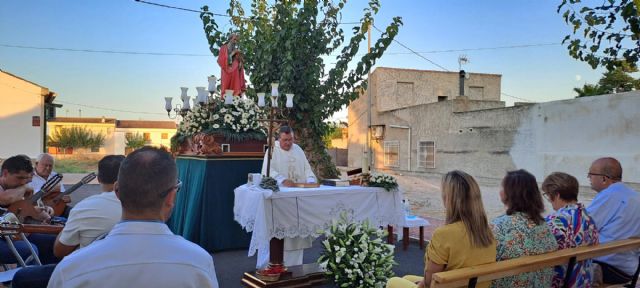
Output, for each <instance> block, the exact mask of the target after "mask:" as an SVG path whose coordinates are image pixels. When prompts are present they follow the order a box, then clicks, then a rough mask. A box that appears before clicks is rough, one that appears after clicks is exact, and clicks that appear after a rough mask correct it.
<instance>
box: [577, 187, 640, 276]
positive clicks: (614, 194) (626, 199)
mask: <svg viewBox="0 0 640 288" xmlns="http://www.w3.org/2000/svg"><path fill="white" fill-rule="evenodd" d="M587 212H588V213H589V215H591V218H593V220H594V221H595V222H596V227H597V228H598V232H599V233H600V243H607V242H611V241H614V240H622V239H628V238H630V237H640V193H638V192H636V191H634V190H633V189H631V188H629V187H627V186H626V185H624V184H623V183H622V182H617V183H614V184H611V185H610V186H609V187H608V188H607V189H604V190H602V191H600V192H599V193H598V194H597V195H596V197H595V198H593V201H592V202H591V205H590V206H589V207H588V208H587ZM638 256H640V251H629V252H623V253H617V254H610V255H606V256H602V257H598V258H596V260H598V261H602V262H605V263H607V264H609V265H612V266H614V267H616V268H618V269H620V270H622V271H624V272H625V273H627V274H628V275H633V273H634V272H635V271H636V268H637V267H638Z"/></svg>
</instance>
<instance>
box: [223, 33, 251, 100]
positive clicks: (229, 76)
mask: <svg viewBox="0 0 640 288" xmlns="http://www.w3.org/2000/svg"><path fill="white" fill-rule="evenodd" d="M228 45H229V43H227V44H224V45H222V47H220V54H219V55H218V65H220V70H221V71H220V83H221V84H220V86H221V90H220V93H221V95H222V97H224V94H225V90H233V95H234V96H240V95H241V94H242V92H244V91H246V90H247V86H246V84H245V80H244V68H243V67H242V62H240V60H239V59H240V57H241V56H240V55H237V56H234V57H233V62H231V65H229V58H228V57H229V50H228Z"/></svg>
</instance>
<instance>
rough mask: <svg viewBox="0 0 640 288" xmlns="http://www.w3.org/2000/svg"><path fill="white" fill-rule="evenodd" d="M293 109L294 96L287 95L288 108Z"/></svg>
mask: <svg viewBox="0 0 640 288" xmlns="http://www.w3.org/2000/svg"><path fill="white" fill-rule="evenodd" d="M292 107H293V94H287V108H292Z"/></svg>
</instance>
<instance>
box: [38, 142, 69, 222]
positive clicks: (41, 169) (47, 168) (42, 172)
mask: <svg viewBox="0 0 640 288" xmlns="http://www.w3.org/2000/svg"><path fill="white" fill-rule="evenodd" d="M54 165H55V159H53V156H51V155H50V154H47V153H42V154H40V155H38V157H36V165H35V171H34V172H35V173H33V179H31V182H30V183H29V184H28V185H29V187H31V188H33V192H38V191H40V188H42V186H43V185H44V183H45V182H47V180H49V179H51V177H53V176H55V175H57V174H58V173H56V172H55V171H53V166H54ZM55 189H57V190H59V191H60V192H64V191H65V190H64V185H62V184H60V185H59V186H57V187H56V188H54V190H55ZM62 201H63V202H64V203H69V202H71V197H69V195H65V196H63V197H62ZM49 208H50V207H49ZM70 209H71V208H70V207H69V206H66V207H65V210H64V213H63V214H62V217H65V218H66V217H68V216H69V210H70ZM50 212H51V213H49V214H53V211H50Z"/></svg>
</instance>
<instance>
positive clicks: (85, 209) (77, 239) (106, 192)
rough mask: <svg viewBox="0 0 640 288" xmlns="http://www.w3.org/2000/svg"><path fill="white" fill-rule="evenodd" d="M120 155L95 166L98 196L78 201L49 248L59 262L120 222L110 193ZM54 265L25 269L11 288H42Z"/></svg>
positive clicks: (106, 158) (47, 280)
mask: <svg viewBox="0 0 640 288" xmlns="http://www.w3.org/2000/svg"><path fill="white" fill-rule="evenodd" d="M123 160H124V156H122V155H108V156H105V157H103V158H102V159H101V160H100V161H99V162H98V182H99V183H100V186H101V189H102V191H103V192H102V193H100V194H98V195H94V196H91V197H88V198H86V199H84V200H82V201H80V202H79V203H78V204H77V205H76V206H75V207H73V210H71V213H70V214H69V219H68V220H67V222H66V224H65V226H64V228H63V229H62V232H60V234H58V236H57V237H56V239H55V243H54V244H53V254H54V255H55V256H56V257H58V258H59V259H62V258H64V257H65V256H67V255H69V254H71V253H72V252H73V251H74V250H76V249H80V248H82V247H85V246H87V245H89V244H91V242H93V241H94V240H95V239H97V238H98V237H100V236H103V235H105V234H106V233H108V232H109V231H110V230H111V228H112V227H113V226H114V225H115V224H116V223H118V222H119V221H120V219H121V218H122V207H121V206H120V200H118V197H117V196H116V193H114V192H113V186H114V184H115V182H116V180H117V179H118V170H119V169H120V163H121V162H122V161H123ZM54 268H55V264H50V265H43V266H29V267H26V268H24V269H21V270H20V271H18V272H17V273H16V274H15V276H14V277H13V281H12V287H14V288H21V287H46V286H47V283H48V282H49V278H51V274H52V273H53V269H54Z"/></svg>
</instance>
